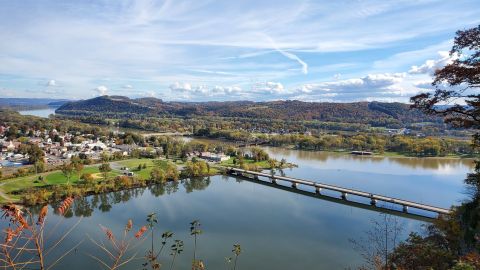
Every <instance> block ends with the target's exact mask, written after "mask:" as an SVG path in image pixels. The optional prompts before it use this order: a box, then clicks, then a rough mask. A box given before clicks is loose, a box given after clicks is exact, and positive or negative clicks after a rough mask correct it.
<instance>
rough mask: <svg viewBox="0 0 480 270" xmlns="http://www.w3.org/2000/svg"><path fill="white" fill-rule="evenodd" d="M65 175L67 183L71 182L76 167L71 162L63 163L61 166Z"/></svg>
mask: <svg viewBox="0 0 480 270" xmlns="http://www.w3.org/2000/svg"><path fill="white" fill-rule="evenodd" d="M60 170H61V171H62V174H63V176H65V177H66V178H67V183H70V178H72V175H73V170H74V167H73V165H72V164H71V163H67V162H65V163H63V164H62V166H61V167H60Z"/></svg>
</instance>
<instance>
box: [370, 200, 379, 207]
mask: <svg viewBox="0 0 480 270" xmlns="http://www.w3.org/2000/svg"><path fill="white" fill-rule="evenodd" d="M377 202H378V201H377V200H376V199H374V198H372V199H370V205H373V206H376V205H377Z"/></svg>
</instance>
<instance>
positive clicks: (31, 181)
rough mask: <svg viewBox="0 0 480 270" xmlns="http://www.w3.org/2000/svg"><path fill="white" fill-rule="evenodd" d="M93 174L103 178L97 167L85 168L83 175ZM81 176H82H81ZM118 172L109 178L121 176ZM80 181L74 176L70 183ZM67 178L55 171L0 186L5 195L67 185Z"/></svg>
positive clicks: (113, 171)
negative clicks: (24, 190) (29, 189)
mask: <svg viewBox="0 0 480 270" xmlns="http://www.w3.org/2000/svg"><path fill="white" fill-rule="evenodd" d="M84 173H92V174H94V176H96V177H97V178H98V179H99V180H100V179H101V178H102V176H101V173H100V171H99V170H98V167H97V166H89V167H85V168H84V169H83V170H82V172H81V174H84ZM81 174H80V175H81ZM119 174H120V173H119V172H118V171H115V170H112V171H111V172H110V173H109V177H114V176H117V175H119ZM40 175H41V176H43V179H44V180H43V181H40V180H38V177H39V176H40ZM79 180H80V178H79V176H78V175H77V174H73V175H72V177H71V178H70V183H71V184H75V183H77V182H78V181H79ZM67 182H68V181H67V178H66V177H65V176H64V175H63V174H62V172H61V171H53V172H48V173H42V174H39V175H30V176H25V177H19V178H14V179H9V180H5V182H4V184H2V185H1V186H0V189H1V190H2V191H3V192H5V193H11V192H14V191H17V190H22V189H28V188H31V187H43V186H48V185H65V184H67Z"/></svg>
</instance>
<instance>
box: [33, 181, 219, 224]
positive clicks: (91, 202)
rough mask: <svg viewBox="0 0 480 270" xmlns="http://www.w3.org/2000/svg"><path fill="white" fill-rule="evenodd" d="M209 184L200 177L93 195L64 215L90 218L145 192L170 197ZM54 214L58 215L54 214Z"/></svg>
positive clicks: (82, 198)
mask: <svg viewBox="0 0 480 270" xmlns="http://www.w3.org/2000/svg"><path fill="white" fill-rule="evenodd" d="M210 183H211V179H210V177H200V178H192V179H184V180H181V181H178V182H167V183H164V184H156V185H152V186H149V187H145V188H135V189H127V190H120V191H114V192H110V193H105V194H95V195H90V196H86V197H79V198H77V199H76V200H75V204H74V205H73V206H72V207H71V208H69V209H68V211H67V212H66V213H65V214H64V216H65V218H71V217H74V216H75V217H90V216H92V214H93V213H94V212H95V211H100V212H101V213H106V212H109V211H110V210H111V209H112V206H113V205H115V204H120V203H126V202H128V201H130V200H132V199H136V198H138V197H141V196H143V195H144V193H145V192H146V191H150V194H151V195H153V196H154V197H160V196H163V195H171V194H173V193H176V192H178V191H179V186H180V185H182V186H183V187H184V189H185V191H186V193H192V192H194V191H200V190H205V189H206V188H207V187H208V186H209V185H210ZM59 205H60V202H57V203H54V204H52V208H54V209H57V208H58V206H59ZM40 209H41V206H35V207H31V208H30V211H31V212H32V213H34V214H38V212H39V211H40ZM55 214H57V215H58V214H59V213H58V212H55Z"/></svg>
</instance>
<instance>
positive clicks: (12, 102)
mask: <svg viewBox="0 0 480 270" xmlns="http://www.w3.org/2000/svg"><path fill="white" fill-rule="evenodd" d="M67 102H70V100H67V99H52V98H0V108H9V109H13V110H28V109H43V108H48V107H58V106H61V105H63V104H65V103H67Z"/></svg>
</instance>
